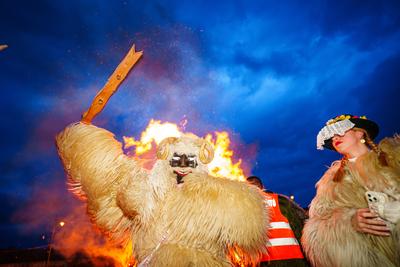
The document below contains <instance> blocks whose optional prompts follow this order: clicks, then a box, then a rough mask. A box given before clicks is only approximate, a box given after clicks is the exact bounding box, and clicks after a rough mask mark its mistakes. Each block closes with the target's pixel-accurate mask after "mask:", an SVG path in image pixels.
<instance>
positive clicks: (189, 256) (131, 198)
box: [56, 123, 268, 267]
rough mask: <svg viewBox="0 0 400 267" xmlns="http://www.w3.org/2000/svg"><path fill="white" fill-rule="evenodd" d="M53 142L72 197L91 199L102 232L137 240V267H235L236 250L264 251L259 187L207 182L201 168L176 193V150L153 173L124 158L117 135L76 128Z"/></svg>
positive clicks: (194, 149)
mask: <svg viewBox="0 0 400 267" xmlns="http://www.w3.org/2000/svg"><path fill="white" fill-rule="evenodd" d="M191 138H192V139H190V138H186V139H184V140H183V139H182V140H183V141H184V142H183V144H184V145H183V146H182V144H181V148H182V147H183V150H185V148H188V149H189V150H190V151H180V152H181V153H182V152H186V153H189V152H191V153H194V154H196V155H197V154H198V152H199V147H198V145H197V143H196V140H194V139H193V138H194V137H191ZM197 139H200V138H198V137H197ZM201 140H202V139H201ZM56 143H57V148H58V152H59V155H60V158H61V160H62V163H63V165H64V168H65V170H66V172H67V174H68V176H69V179H70V180H69V181H70V187H71V190H73V191H74V193H76V194H77V195H80V196H81V197H83V198H84V199H86V201H87V210H88V213H89V215H90V217H91V218H92V220H93V221H94V223H95V224H96V225H97V226H98V227H100V229H102V230H103V231H104V232H106V233H108V234H109V235H110V236H111V237H112V238H113V239H115V240H119V241H121V240H122V241H125V242H128V241H132V245H133V254H134V257H135V258H136V259H137V260H138V262H143V261H145V262H146V265H149V266H213V267H214V266H230V265H231V263H230V260H229V258H228V257H227V254H228V250H229V249H230V248H232V247H233V248H236V249H238V250H239V251H240V252H245V253H246V254H247V255H249V259H252V260H256V259H257V257H258V256H259V254H260V253H261V252H264V247H265V244H266V242H267V240H266V234H265V231H266V229H267V226H268V216H267V214H266V211H265V208H264V204H263V197H262V195H261V193H260V192H259V191H258V190H257V189H256V188H253V187H251V186H248V185H247V184H246V183H243V182H238V181H232V180H228V179H222V178H217V177H213V176H210V175H208V174H207V169H206V166H205V165H204V164H202V163H199V166H197V168H195V169H194V171H193V173H191V174H188V175H187V176H185V177H184V183H183V184H180V185H182V186H178V185H177V182H176V174H174V173H173V171H172V169H171V167H170V165H169V159H170V158H171V157H172V153H173V152H174V147H171V148H170V152H169V154H170V155H169V156H168V158H167V159H166V160H157V161H156V163H155V165H154V166H153V168H152V170H151V171H150V172H148V171H146V170H145V169H143V168H142V167H141V166H140V165H139V164H138V162H136V161H135V160H134V159H132V158H129V157H127V156H126V155H124V154H123V151H122V146H121V144H120V143H119V142H118V141H116V140H115V139H114V136H113V134H112V133H110V132H108V131H106V130H104V129H101V128H98V127H95V126H93V125H85V124H82V123H76V124H72V125H70V126H68V127H67V128H66V129H65V130H64V131H62V132H61V133H60V134H59V135H58V136H57V138H56ZM181 143H182V142H181ZM203 165H204V166H203ZM146 259H147V260H146Z"/></svg>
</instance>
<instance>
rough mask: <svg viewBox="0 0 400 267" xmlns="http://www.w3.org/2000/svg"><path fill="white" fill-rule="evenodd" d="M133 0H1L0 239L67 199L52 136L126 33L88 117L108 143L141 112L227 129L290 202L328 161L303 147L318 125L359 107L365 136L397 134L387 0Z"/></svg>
mask: <svg viewBox="0 0 400 267" xmlns="http://www.w3.org/2000/svg"><path fill="white" fill-rule="evenodd" d="M141 2H143V3H140V2H139V1H63V2H62V1H2V2H1V3H0V22H1V24H0V25H1V26H0V29H1V30H0V44H7V45H8V46H9V47H8V48H7V49H6V50H3V51H1V52H0V89H1V95H2V96H1V98H0V112H1V125H0V127H1V139H0V140H1V141H0V142H1V149H2V153H1V154H0V173H1V187H0V201H1V203H2V205H1V207H0V235H1V236H2V239H1V240H2V241H1V244H0V247H9V246H20V247H27V246H33V245H40V244H42V243H43V242H44V241H40V238H39V237H40V235H41V233H44V232H48V231H49V229H51V225H52V223H53V221H54V219H55V218H60V217H63V216H66V215H67V214H68V213H69V212H70V211H71V210H72V209H73V208H74V207H76V206H77V205H78V204H77V203H78V202H77V201H76V200H75V199H74V198H73V197H72V196H71V194H70V193H68V192H67V190H66V187H65V184H64V183H65V177H64V174H63V170H62V167H61V165H60V163H59V160H58V158H57V154H56V151H55V148H54V136H55V134H56V133H57V132H58V131H60V130H61V129H62V128H63V127H65V126H66V125H67V124H68V123H70V122H73V121H77V120H79V118H80V115H81V113H82V112H83V111H84V110H86V109H87V108H88V106H89V105H90V103H91V100H92V99H93V97H94V95H95V94H96V92H97V91H98V90H99V89H101V88H102V86H103V85H104V83H105V81H106V80H107V78H108V76H109V75H110V74H111V73H112V71H113V70H114V68H115V67H116V66H117V64H118V63H119V61H120V60H121V58H122V57H123V56H124V55H125V53H126V52H127V51H128V50H129V48H130V46H131V45H132V44H133V43H135V44H136V47H137V49H138V50H143V51H144V56H143V58H142V60H141V61H140V62H139V64H138V65H137V66H136V67H135V69H134V71H133V72H132V73H131V74H130V75H129V77H128V78H127V79H126V81H125V82H124V83H123V85H122V86H121V87H120V89H119V91H118V93H117V94H116V95H114V96H113V98H112V99H111V100H110V102H109V104H108V106H107V107H106V109H105V110H104V112H103V113H102V114H101V115H100V116H99V117H98V118H96V120H95V122H94V123H95V124H96V125H98V126H101V127H105V128H107V129H109V130H111V131H113V132H114V133H115V134H116V136H117V138H118V139H120V140H121V139H122V135H131V136H135V137H139V134H140V132H141V131H143V130H144V129H145V127H146V125H147V124H148V122H149V121H150V119H151V118H155V119H159V120H162V121H171V122H174V123H179V121H180V120H181V119H182V118H183V117H186V118H187V119H188V121H189V122H188V125H187V130H188V131H191V132H194V133H196V134H198V135H204V134H205V133H207V132H213V131H216V130H219V131H221V130H226V131H228V132H230V133H231V135H232V138H233V141H234V144H235V152H236V153H237V155H238V157H241V158H242V159H243V161H244V163H245V165H246V166H249V167H250V168H251V172H249V173H247V174H256V175H259V176H261V177H262V179H263V181H264V183H265V185H266V187H267V188H269V189H272V190H274V191H277V192H280V193H284V194H287V195H291V194H293V195H295V198H296V200H297V201H298V202H299V203H300V204H301V205H302V206H307V205H308V204H309V202H310V200H311V199H312V197H313V195H314V193H315V189H314V184H315V183H316V181H318V179H319V177H320V176H321V175H322V173H323V172H324V170H325V168H326V167H325V166H326V165H329V164H330V162H331V161H332V160H333V159H336V158H338V155H336V154H335V153H332V152H330V151H317V150H316V146H315V139H316V134H317V133H318V131H319V129H320V128H321V127H322V126H323V124H324V123H325V121H327V120H328V119H329V118H331V117H333V116H335V115H337V114H341V113H353V114H356V115H366V116H367V117H369V118H371V119H373V120H375V121H377V122H378V123H379V124H380V125H381V133H380V134H379V136H378V140H379V139H381V138H383V137H384V136H389V135H392V134H394V133H395V132H399V130H400V129H399V128H400V123H399V122H400V112H399V107H398V104H397V102H398V100H399V98H400V88H399V87H400V86H399V84H400V72H399V70H400V2H399V1H306V2H305V1H287V2H286V3H285V2H283V3H276V1H212V2H213V3H212V2H211V1H210V3H207V1H141ZM50 203H51V204H52V205H50ZM41 242H42V243H41Z"/></svg>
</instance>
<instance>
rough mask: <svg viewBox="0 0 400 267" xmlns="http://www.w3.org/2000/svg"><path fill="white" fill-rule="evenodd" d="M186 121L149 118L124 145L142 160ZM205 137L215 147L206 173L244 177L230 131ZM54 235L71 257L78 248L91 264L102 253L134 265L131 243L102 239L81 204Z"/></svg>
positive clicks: (122, 263) (119, 262) (56, 244)
mask: <svg viewBox="0 0 400 267" xmlns="http://www.w3.org/2000/svg"><path fill="white" fill-rule="evenodd" d="M186 124H187V120H186V119H185V120H184V121H183V122H182V123H181V125H180V126H181V127H178V126H177V125H176V124H173V123H169V122H164V123H162V122H161V121H159V120H153V119H152V120H150V122H149V124H148V125H147V127H146V129H145V130H144V131H143V132H142V133H141V137H140V140H135V138H133V137H126V136H124V137H123V141H124V148H125V149H127V148H132V147H134V148H135V156H138V158H139V156H140V158H139V159H140V160H143V159H144V158H145V157H146V156H149V155H150V153H152V148H153V146H154V144H159V143H160V142H161V141H162V140H163V139H164V138H166V137H179V136H182V135H183V134H184V133H183V132H182V131H181V130H180V129H184V127H185V126H186ZM186 134H189V133H186ZM205 139H206V140H207V141H209V142H210V143H211V144H212V145H213V147H214V150H215V152H214V154H215V155H214V159H213V161H212V162H211V163H210V164H209V165H208V169H209V173H210V174H211V175H213V176H217V177H224V178H228V179H233V180H240V181H243V180H245V176H244V173H243V170H242V168H241V163H242V161H241V160H240V159H239V160H238V161H237V162H236V163H234V162H233V160H232V158H233V154H234V152H233V151H232V150H230V149H229V146H230V144H231V140H230V138H229V134H228V133H227V132H223V131H222V132H215V133H213V134H211V133H209V134H207V135H206V137H205ZM146 152H148V153H147V154H146ZM153 152H154V151H153ZM54 237H55V238H54V247H55V248H56V249H57V250H59V251H61V252H62V253H63V254H64V255H65V256H67V257H72V256H73V255H74V254H75V253H76V252H77V251H83V252H84V253H85V254H87V255H89V256H90V257H91V259H92V260H93V264H94V265H97V264H96V259H97V260H101V259H102V258H101V257H106V258H107V259H112V260H113V261H114V263H113V264H114V266H136V264H137V263H136V262H135V260H134V259H132V257H131V255H132V246H131V244H130V245H129V246H128V247H127V248H126V249H123V248H121V247H116V246H115V244H113V243H112V242H110V241H108V240H107V239H105V238H104V236H102V234H101V233H100V232H99V231H98V230H96V228H94V227H93V225H92V224H91V223H90V222H89V220H88V218H87V217H86V216H85V212H84V210H83V206H79V207H77V208H76V209H75V210H74V211H73V212H72V213H71V214H70V215H69V216H68V217H67V218H65V220H63V221H62V222H59V223H58V224H57V231H56V234H55V236H54ZM234 255H235V257H234V259H233V260H234V262H241V261H240V260H239V259H238V257H240V256H239V255H238V254H234Z"/></svg>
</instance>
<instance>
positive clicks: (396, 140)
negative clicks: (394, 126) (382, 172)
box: [379, 135, 400, 171]
mask: <svg viewBox="0 0 400 267" xmlns="http://www.w3.org/2000/svg"><path fill="white" fill-rule="evenodd" d="M379 147H380V149H382V151H383V152H385V153H386V155H387V161H388V164H389V166H391V167H392V168H394V169H396V170H397V171H400V135H395V136H394V137H393V138H385V139H383V140H382V141H381V142H380V143H379Z"/></svg>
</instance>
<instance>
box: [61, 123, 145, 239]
mask: <svg viewBox="0 0 400 267" xmlns="http://www.w3.org/2000/svg"><path fill="white" fill-rule="evenodd" d="M56 144H57V149H58V153H59V156H60V158H61V161H62V163H63V165H64V169H65V171H66V173H67V175H68V178H69V187H70V189H71V191H73V192H74V193H75V194H77V195H78V196H81V197H84V198H85V199H86V200H87V205H88V206H87V209H88V213H89V215H90V216H91V218H92V219H93V220H94V221H95V222H96V224H97V225H98V226H99V227H100V228H101V229H102V230H103V231H105V232H107V233H109V234H111V236H112V237H113V238H115V239H118V240H120V239H125V238H127V237H124V236H121V235H120V234H121V233H124V232H126V230H129V229H128V228H129V227H131V223H130V220H131V219H132V216H133V214H134V212H132V211H129V212H125V214H124V211H123V209H121V207H120V206H119V203H118V202H117V198H116V192H117V191H118V190H119V189H120V188H121V187H124V186H126V185H127V184H128V183H129V180H131V179H142V180H143V179H145V178H146V174H145V173H144V171H143V170H142V169H141V168H140V166H139V165H138V164H137V163H136V162H135V161H133V160H132V159H130V158H128V157H127V156H125V155H124V154H123V151H122V147H121V143H119V142H118V141H117V140H115V139H114V135H113V134H112V133H111V132H109V131H106V130H104V129H101V128H98V127H96V126H93V125H87V124H83V123H75V124H71V125H69V126H68V127H67V128H65V129H64V130H63V131H62V132H61V133H60V134H58V135H57V137H56ZM137 190H139V189H137ZM127 211H128V210H127ZM121 228H122V229H121Z"/></svg>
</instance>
